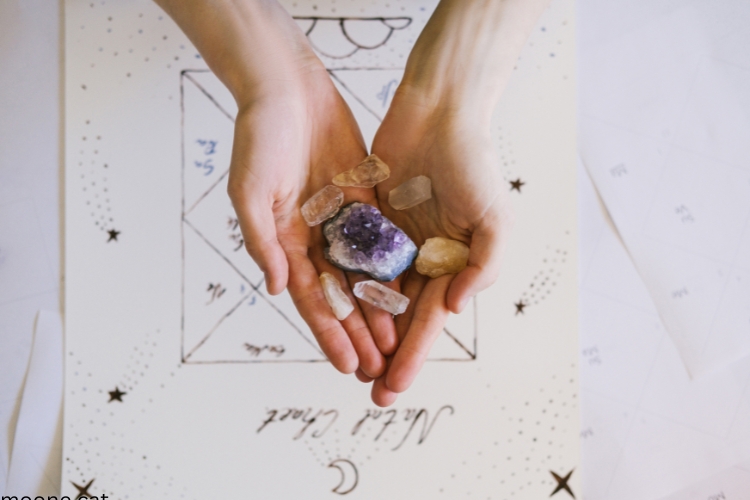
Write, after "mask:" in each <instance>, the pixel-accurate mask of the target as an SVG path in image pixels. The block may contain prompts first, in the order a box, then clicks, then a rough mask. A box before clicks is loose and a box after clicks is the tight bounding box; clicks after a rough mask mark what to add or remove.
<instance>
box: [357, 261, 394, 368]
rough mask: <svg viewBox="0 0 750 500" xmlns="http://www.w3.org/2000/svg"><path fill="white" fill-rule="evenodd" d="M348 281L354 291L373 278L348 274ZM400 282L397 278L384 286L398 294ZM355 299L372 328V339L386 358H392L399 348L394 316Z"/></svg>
mask: <svg viewBox="0 0 750 500" xmlns="http://www.w3.org/2000/svg"><path fill="white" fill-rule="evenodd" d="M347 279H348V281H349V285H350V286H351V288H352V290H353V289H354V285H356V284H357V283H359V282H360V281H367V280H369V279H371V278H370V277H369V276H365V275H362V274H356V273H347ZM399 281H400V280H399V278H396V280H394V281H391V282H387V283H382V284H383V285H384V286H387V287H388V288H390V289H391V290H395V291H397V292H398V291H399V290H400V288H399V284H398V283H399ZM355 299H356V301H357V303H358V304H359V308H360V309H361V310H362V314H363V315H364V318H365V320H366V321H367V324H368V325H369V327H370V332H371V333H372V338H373V340H374V341H375V344H376V346H377V348H378V350H379V351H380V352H381V353H382V354H383V355H384V356H390V355H391V354H393V353H394V352H395V351H396V348H397V347H398V335H397V334H396V324H395V322H394V321H393V316H392V315H391V313H389V312H388V311H385V310H383V309H380V308H379V307H375V306H374V305H372V304H370V303H368V302H365V301H364V300H360V299H358V298H356V297H355Z"/></svg>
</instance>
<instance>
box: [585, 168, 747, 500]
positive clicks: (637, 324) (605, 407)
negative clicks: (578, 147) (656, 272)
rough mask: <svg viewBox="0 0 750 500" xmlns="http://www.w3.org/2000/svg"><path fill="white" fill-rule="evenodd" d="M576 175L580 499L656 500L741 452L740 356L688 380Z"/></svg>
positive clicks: (743, 375) (743, 393) (743, 370)
mask: <svg viewBox="0 0 750 500" xmlns="http://www.w3.org/2000/svg"><path fill="white" fill-rule="evenodd" d="M581 174H582V175H581V176H580V177H579V178H580V180H581V184H580V188H579V198H580V211H581V217H582V220H581V222H580V227H581V228H582V232H581V344H580V348H581V361H580V366H581V387H582V417H581V418H582V424H581V446H582V456H583V464H582V467H583V476H584V483H583V493H584V498H585V499H587V500H599V499H602V500H604V499H606V500H620V499H622V500H630V499H633V498H637V499H639V500H656V499H659V498H661V497H663V496H665V495H667V494H671V493H673V492H675V491H678V490H681V489H683V488H685V487H686V486H688V485H691V484H693V483H695V482H696V481H698V480H700V479H702V478H708V477H710V476H712V475H713V474H717V473H720V472H721V471H723V470H725V469H727V468H728V467H731V466H733V465H735V464H737V463H739V462H740V461H741V460H747V459H748V458H750V360H744V361H741V362H737V363H734V364H731V365H729V366H727V367H725V368H723V369H719V370H715V371H713V372H712V373H709V374H706V375H705V376H703V377H700V378H698V379H695V380H690V378H689V377H688V375H687V373H686V372H685V369H684V365H683V364H682V361H681V359H680V357H679V354H678V352H677V350H676V348H675V347H674V344H673V343H672V341H671V338H670V336H669V335H668V334H667V333H666V331H665V328H664V327H663V325H662V323H661V321H660V320H659V315H658V313H657V310H656V307H655V306H654V304H653V302H652V301H651V298H650V296H649V293H648V291H647V289H646V287H645V285H644V283H643V281H642V280H641V278H640V276H639V275H638V273H637V272H636V269H635V267H634V266H633V264H632V262H631V260H630V258H629V256H628V254H627V252H626V250H625V247H624V246H623V244H622V242H621V241H620V240H619V237H618V235H617V234H616V232H615V231H614V230H613V225H612V224H611V222H610V223H608V221H606V220H605V215H604V212H603V207H602V206H601V204H600V202H599V199H598V198H597V195H596V193H595V191H594V188H593V185H592V184H591V182H590V180H589V179H588V177H587V176H586V175H585V173H584V172H583V167H581ZM685 498H686V499H687V497H685ZM690 498H691V500H692V498H693V497H690ZM694 498H695V499H696V500H699V499H700V500H703V499H702V497H694ZM727 498H738V499H741V498H745V497H743V496H738V497H727ZM680 500H682V497H680Z"/></svg>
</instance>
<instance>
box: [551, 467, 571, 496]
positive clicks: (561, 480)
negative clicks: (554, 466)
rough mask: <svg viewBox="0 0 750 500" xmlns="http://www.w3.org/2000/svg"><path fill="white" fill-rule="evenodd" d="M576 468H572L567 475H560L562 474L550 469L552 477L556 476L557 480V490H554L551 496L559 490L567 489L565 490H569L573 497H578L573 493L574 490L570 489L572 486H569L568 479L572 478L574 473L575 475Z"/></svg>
mask: <svg viewBox="0 0 750 500" xmlns="http://www.w3.org/2000/svg"><path fill="white" fill-rule="evenodd" d="M574 470H575V469H573V470H571V471H570V472H568V475H567V476H565V477H560V476H558V475H557V474H555V473H554V472H552V471H549V473H550V474H552V477H554V478H555V481H557V488H555V491H553V492H552V494H551V495H550V496H553V495H555V494H556V493H557V492H559V491H562V490H565V491H567V492H568V494H570V496H572V497H573V498H575V497H576V496H575V495H574V494H573V492H572V491H570V486H568V481H569V480H570V476H572V475H573V471H574Z"/></svg>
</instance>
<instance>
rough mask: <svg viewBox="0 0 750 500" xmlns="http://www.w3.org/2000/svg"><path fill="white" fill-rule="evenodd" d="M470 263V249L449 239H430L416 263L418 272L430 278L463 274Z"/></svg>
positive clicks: (423, 246)
mask: <svg viewBox="0 0 750 500" xmlns="http://www.w3.org/2000/svg"><path fill="white" fill-rule="evenodd" d="M468 261H469V247H467V246H466V245H464V244H463V243H461V242H460V241H456V240H450V239H448V238H441V237H436V238H428V239H427V240H426V241H425V242H424V245H422V248H420V249H419V256H417V260H416V262H415V264H416V267H417V272H418V273H419V274H424V275H426V276H429V277H430V278H437V277H438V276H442V275H444V274H455V273H459V272H461V271H462V270H463V269H464V268H465V267H466V263H467V262H468Z"/></svg>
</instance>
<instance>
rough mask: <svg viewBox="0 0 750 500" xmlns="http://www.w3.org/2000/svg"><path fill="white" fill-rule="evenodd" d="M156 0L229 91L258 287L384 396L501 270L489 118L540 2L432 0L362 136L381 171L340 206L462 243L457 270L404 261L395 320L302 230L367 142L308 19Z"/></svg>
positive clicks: (500, 203)
mask: <svg viewBox="0 0 750 500" xmlns="http://www.w3.org/2000/svg"><path fill="white" fill-rule="evenodd" d="M156 1H157V3H158V4H159V5H160V6H161V7H162V8H163V9H164V10H165V11H166V12H167V13H168V14H169V15H170V16H172V18H173V19H174V20H175V21H176V22H177V24H179V25H180V27H181V28H182V29H183V31H184V32H185V33H186V34H187V35H188V37H189V38H190V39H191V41H192V42H193V43H194V44H195V46H196V47H197V48H198V50H199V51H200V52H201V54H202V55H203V57H204V59H205V60H206V62H207V64H208V65H209V67H210V68H211V69H212V70H213V72H214V73H215V74H216V75H217V76H218V77H219V78H220V79H221V80H222V82H223V83H224V84H225V85H226V86H227V87H228V88H229V90H230V91H231V92H232V94H233V96H234V98H235V99H236V101H237V104H238V107H239V113H238V117H237V122H236V127H235V139H234V150H233V152H232V164H231V166H230V177H229V195H230V198H231V199H232V203H233V205H234V208H235V210H236V212H237V216H238V219H239V221H240V227H241V229H242V234H243V237H244V239H245V242H246V248H247V250H248V253H249V254H250V255H251V256H252V258H253V259H254V260H255V261H256V263H257V264H258V265H259V267H260V268H261V269H262V270H263V272H264V274H265V277H266V287H267V290H268V292H269V293H271V294H278V293H281V292H282V291H283V290H284V289H288V290H289V293H290V295H291V296H292V298H293V300H294V302H295V305H296V306H297V308H298V310H299V312H300V314H301V316H302V317H303V318H304V319H305V321H306V322H307V323H308V325H309V326H310V329H311V330H312V332H313V334H314V335H315V337H316V338H317V340H318V342H319V344H320V346H321V348H322V349H323V351H324V352H325V354H326V355H327V356H328V358H329V359H330V361H331V363H332V364H333V366H334V367H335V368H336V369H338V370H339V371H341V372H343V373H352V372H355V373H356V375H357V378H359V379H360V380H361V381H363V382H370V381H373V380H374V382H373V384H372V399H373V401H374V402H375V403H376V404H378V405H380V406H388V405H390V404H393V402H394V401H395V400H396V397H397V394H398V393H400V392H403V391H405V390H406V389H407V388H408V387H409V386H410V385H411V383H412V382H413V381H414V379H415V377H416V375H417V373H418V372H419V370H420V368H421V367H422V365H423V363H424V360H425V358H426V357H427V354H428V353H429V349H430V347H431V346H432V343H433V342H434V340H435V338H436V337H437V335H438V334H439V333H440V331H441V330H442V327H443V325H444V324H445V321H446V320H447V318H448V315H449V313H451V312H453V313H458V312H460V311H462V310H463V309H464V308H465V307H466V305H467V303H468V302H469V300H470V299H471V297H473V296H474V295H476V294H477V293H478V292H480V291H481V290H483V289H485V288H487V287H488V286H490V285H491V284H492V283H494V282H495V280H496V279H497V276H498V273H499V270H500V262H501V257H502V250H503V246H504V244H505V241H506V239H507V233H508V231H509V229H510V226H511V225H512V215H511V210H510V207H509V205H508V201H507V199H506V197H507V192H508V189H507V186H505V185H502V184H501V182H500V178H499V176H498V172H497V164H498V162H497V159H496V157H495V154H496V153H495V151H494V148H493V146H492V141H491V139H490V119H491V116H492V110H493V109H494V107H495V104H496V103H497V101H498V100H499V98H500V96H501V94H502V91H503V89H504V87H505V85H506V83H507V81H508V79H509V78H510V75H511V74H512V71H513V66H514V64H515V62H516V59H517V57H518V54H519V53H520V51H521V48H522V47H523V45H524V43H525V41H526V39H527V38H528V35H529V33H530V31H531V30H532V29H533V27H534V25H535V23H536V21H537V19H538V17H539V15H540V14H541V12H542V11H543V10H544V8H545V7H546V5H547V4H548V3H549V0H442V1H441V2H440V3H439V5H438V7H437V9H436V10H435V12H434V14H433V15H432V17H431V19H430V21H429V22H428V24H427V26H426V27H425V29H424V30H423V32H422V34H421V35H420V37H419V39H418V40H417V43H416V45H415V47H414V49H413V50H412V52H411V55H410V56H409V60H408V63H407V67H406V72H405V75H404V78H403V80H402V82H401V84H400V86H399V88H398V90H397V92H396V95H395V96H394V98H393V101H392V103H391V106H390V108H389V110H388V113H387V115H386V117H385V119H384V120H383V123H382V124H381V126H380V129H379V130H378V132H377V134H376V136H375V140H374V142H373V145H372V152H373V153H375V154H377V155H378V156H380V158H382V159H383V160H384V161H385V162H386V163H387V164H388V165H389V166H390V168H391V177H390V178H389V179H387V180H386V181H384V182H382V183H380V184H378V185H377V186H376V187H375V188H374V189H364V188H343V189H344V193H345V197H346V198H345V203H349V202H351V201H361V202H364V203H370V204H372V205H375V206H377V207H379V208H380V209H381V210H382V211H383V213H384V215H385V216H386V217H388V218H390V219H391V220H392V221H393V222H394V223H396V225H398V226H399V227H401V228H402V229H403V230H404V231H405V232H406V233H407V234H408V235H409V236H410V237H411V238H412V239H413V240H414V241H415V243H416V244H417V245H418V246H419V245H421V244H422V243H423V242H424V240H425V239H426V238H430V237H433V236H444V237H447V238H452V239H456V240H459V241H462V242H464V243H466V244H467V245H469V248H470V254H469V263H468V266H467V268H466V269H464V270H463V271H461V272H460V273H458V274H456V275H445V276H442V277H439V278H436V279H429V278H427V277H425V276H422V275H419V274H418V273H416V271H413V270H409V271H407V272H406V273H405V274H403V275H401V276H400V277H399V278H397V279H396V280H394V282H392V283H389V284H387V286H390V287H392V288H393V289H395V290H399V291H401V293H404V294H405V295H406V296H407V297H409V298H410V300H411V302H410V305H409V308H408V309H407V311H406V312H405V313H404V314H402V315H399V316H396V317H395V320H394V318H393V317H391V316H390V315H389V314H388V313H386V312H385V311H382V310H380V309H377V308H374V307H372V306H370V305H369V304H367V303H364V302H362V301H359V300H357V299H356V298H355V297H354V295H353V294H352V292H351V288H352V287H353V286H354V284H355V283H356V282H357V281H360V280H363V279H368V278H366V277H363V276H361V275H357V274H353V273H344V272H343V271H341V270H339V269H337V268H335V267H334V266H332V265H331V264H330V263H328V262H327V261H326V260H325V258H324V257H323V248H324V246H325V240H324V238H323V236H322V230H321V228H320V226H318V227H313V228H309V227H308V226H307V225H306V224H305V222H304V220H303V219H302V217H301V214H300V212H299V207H300V206H301V205H302V204H303V203H304V202H305V201H306V200H307V199H308V198H309V197H310V196H311V195H312V194H314V193H315V192H316V191H318V190H319V189H321V188H322V187H324V186H325V185H327V184H330V182H331V179H332V178H333V176H334V175H336V174H338V173H340V172H342V171H344V170H347V169H349V168H351V167H353V166H354V165H356V164H357V163H359V162H360V161H361V160H362V159H363V158H364V157H365V156H366V155H367V151H366V147H365V144H364V141H363V139H362V135H361V133H360V131H359V128H358V126H357V123H356V121H355V120H354V117H353V115H352V113H351V111H350V110H349V108H348V107H347V105H346V104H345V102H344V101H343V99H342V98H341V96H340V95H339V94H338V91H337V90H336V88H335V87H334V86H333V84H332V82H331V80H330V78H329V76H328V74H327V72H326V71H325V68H324V67H323V64H322V62H321V61H320V60H319V59H318V58H317V56H316V55H315V54H314V52H313V51H312V49H311V47H310V46H309V44H308V43H307V40H306V38H305V36H304V34H303V33H302V31H301V30H300V29H299V28H298V27H297V25H296V24H295V23H294V21H293V20H292V18H291V17H290V16H289V15H288V14H287V13H286V11H285V10H284V9H283V8H282V7H281V6H280V5H279V4H278V3H277V2H276V1H275V0H234V1H233V0H194V1H191V2H181V1H178V0H156ZM417 175H426V176H428V177H430V179H431V180H432V188H433V191H432V196H433V197H432V199H431V200H429V201H427V202H425V203H423V204H421V205H418V206H416V207H413V208H411V209H408V210H405V211H396V210H393V209H392V208H391V207H390V206H389V205H388V201H387V200H388V192H389V191H390V190H391V189H393V188H394V187H396V186H398V185H399V184H401V183H402V182H404V181H406V180H408V179H410V178H412V177H415V176H417ZM323 271H328V272H330V273H331V274H333V275H334V276H336V277H337V278H338V279H339V282H340V283H341V284H342V286H343V288H344V290H345V291H346V292H347V293H348V294H349V296H350V298H352V300H353V302H354V304H355V306H356V307H355V310H354V312H353V313H352V314H351V315H350V316H349V317H347V318H346V319H345V320H344V321H341V322H339V321H338V320H337V319H336V318H335V316H334V315H333V312H332V311H331V309H330V307H328V304H327V303H326V301H325V297H324V295H323V290H322V288H321V285H320V282H319V280H318V276H319V274H320V273H321V272H323Z"/></svg>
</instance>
